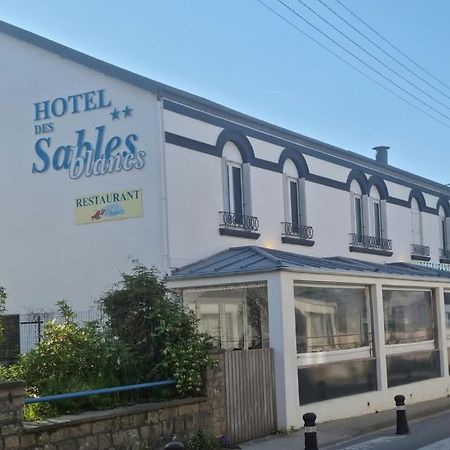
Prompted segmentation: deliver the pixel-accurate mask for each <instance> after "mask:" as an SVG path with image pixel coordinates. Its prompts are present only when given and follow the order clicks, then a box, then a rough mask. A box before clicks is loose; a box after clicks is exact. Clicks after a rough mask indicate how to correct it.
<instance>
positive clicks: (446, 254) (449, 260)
mask: <svg viewBox="0 0 450 450" xmlns="http://www.w3.org/2000/svg"><path fill="white" fill-rule="evenodd" d="M439 262H441V263H444V264H450V249H448V248H440V249H439Z"/></svg>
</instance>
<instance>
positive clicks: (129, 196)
mask: <svg viewBox="0 0 450 450" xmlns="http://www.w3.org/2000/svg"><path fill="white" fill-rule="evenodd" d="M142 216H143V208H142V189H131V190H126V191H113V192H105V193H102V194H93V195H86V196H83V197H78V198H76V199H75V223H76V224H77V225H80V224H86V223H96V222H107V221H110V220H121V219H131V218H134V217H142Z"/></svg>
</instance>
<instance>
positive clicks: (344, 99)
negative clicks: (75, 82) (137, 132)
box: [0, 0, 450, 184]
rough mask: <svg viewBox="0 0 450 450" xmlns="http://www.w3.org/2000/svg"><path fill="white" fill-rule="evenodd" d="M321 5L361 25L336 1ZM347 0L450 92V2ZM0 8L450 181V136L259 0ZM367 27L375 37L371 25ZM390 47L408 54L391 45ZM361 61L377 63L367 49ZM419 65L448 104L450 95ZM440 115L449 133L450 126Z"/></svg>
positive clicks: (130, 65) (111, 55) (122, 62)
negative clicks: (380, 148) (385, 150)
mask: <svg viewBox="0 0 450 450" xmlns="http://www.w3.org/2000/svg"><path fill="white" fill-rule="evenodd" d="M264 1H265V2H266V3H268V4H269V5H271V6H273V7H274V8H276V9H277V10H279V11H280V12H282V13H283V14H284V15H286V16H287V17H289V18H290V19H291V20H292V21H294V22H296V23H297V24H298V25H299V26H300V27H301V28H303V29H304V30H305V31H308V32H309V33H311V34H313V35H314V36H315V37H317V38H319V40H321V41H322V42H324V43H327V42H326V39H325V38H323V37H321V36H320V35H318V34H317V33H314V31H313V30H311V28H308V27H307V26H306V25H304V24H303V23H302V22H301V21H300V20H299V19H298V18H297V17H295V16H293V15H292V14H291V15H289V13H288V12H287V11H286V10H285V9H283V7H282V6H281V5H280V4H279V3H278V1H277V0H264ZM284 1H285V2H286V3H287V4H289V5H290V6H291V7H292V8H295V9H296V10H297V11H298V12H299V13H301V14H302V15H303V16H304V17H306V18H308V19H309V20H312V21H313V22H314V23H315V24H316V25H318V26H320V27H321V28H322V29H323V30H324V31H327V32H328V33H330V35H332V36H333V37H337V38H339V41H340V42H342V43H343V44H345V46H346V47H348V48H349V49H352V51H355V52H356V51H357V50H358V49H357V48H356V47H354V46H352V44H350V43H349V42H348V41H345V40H344V38H342V37H341V36H339V35H338V34H337V33H336V32H335V31H334V30H332V29H330V28H329V27H327V26H326V25H325V24H323V23H321V22H320V20H319V19H317V17H314V16H313V15H312V13H311V12H310V11H308V10H307V9H306V8H305V7H304V6H303V5H301V4H300V3H299V2H298V0H284ZM303 1H304V2H305V3H307V4H308V5H309V6H310V7H312V8H314V9H315V10H316V11H317V12H319V13H320V14H322V15H323V16H326V17H327V19H328V20H330V21H332V22H333V23H334V24H335V25H336V26H339V28H340V29H342V31H345V32H346V33H348V34H349V35H351V36H352V37H353V38H354V39H357V40H358V42H359V43H360V44H361V45H363V46H364V47H365V48H367V49H368V50H370V51H372V52H373V53H375V54H377V56H379V57H380V59H383V60H384V61H385V62H386V64H388V65H389V66H390V67H392V68H395V70H397V71H398V72H399V73H401V74H402V75H404V76H408V77H409V78H410V79H411V81H413V82H414V83H416V84H417V85H419V86H420V87H421V88H422V89H424V90H425V91H427V92H429V94H430V95H432V96H433V97H435V98H437V99H438V100H439V101H441V103H443V104H444V105H446V106H442V105H439V104H438V103H434V102H433V100H431V99H430V98H428V97H426V96H424V95H423V94H421V93H419V92H418V91H416V90H414V89H413V88H412V87H411V86H409V85H408V84H406V83H404V82H402V80H400V79H399V78H396V80H397V82H398V83H399V84H401V85H402V86H403V87H404V88H405V89H408V90H410V91H411V92H414V94H415V95H417V96H418V97H420V98H422V100H423V101H426V102H427V103H429V104H432V105H433V106H434V107H435V108H436V109H440V110H441V112H442V113H443V114H446V115H448V116H450V99H449V98H447V97H445V96H443V95H441V94H439V93H437V92H436V91H433V90H432V89H431V88H429V86H427V85H425V84H423V83H422V82H420V81H419V80H418V79H416V78H414V77H412V76H411V75H410V74H409V73H408V72H406V71H405V70H404V69H403V68H402V67H400V66H398V65H395V63H394V62H393V61H392V60H390V59H389V58H388V57H386V56H385V55H383V54H382V53H380V52H379V51H377V49H375V48H374V47H372V46H371V45H370V44H369V43H368V42H367V41H364V40H363V39H362V38H360V37H358V35H357V34H356V33H355V32H354V31H352V30H351V29H349V28H348V27H346V26H345V25H344V24H343V23H342V22H340V21H339V19H338V18H337V17H335V16H333V15H332V14H331V13H330V12H329V11H328V10H327V9H326V8H324V6H323V5H321V4H320V2H319V1H318V0H303ZM323 1H324V2H325V3H327V4H328V5H329V6H330V7H332V8H333V9H335V10H336V11H339V12H340V13H341V14H343V15H345V17H346V18H348V19H349V20H351V21H352V23H354V24H355V25H357V26H358V27H360V24H358V23H357V22H356V21H355V19H353V18H351V16H349V15H348V13H346V12H345V10H343V9H342V7H341V6H340V5H339V4H338V3H337V2H336V0H323ZM341 1H342V3H343V4H345V5H346V6H347V7H348V8H350V9H351V10H352V11H354V12H355V13H357V14H358V15H359V16H361V17H362V18H364V19H365V20H366V21H367V22H369V23H370V24H371V25H372V26H373V27H374V28H375V29H376V30H377V31H378V32H379V33H381V34H382V35H384V36H385V37H387V38H388V39H389V40H391V41H392V42H394V43H395V44H396V45H397V46H398V47H399V48H401V49H402V50H403V51H405V53H407V54H408V55H409V56H410V57H411V58H413V59H414V60H415V61H416V62H418V63H419V64H421V65H422V66H424V67H425V68H427V69H428V70H429V71H430V72H432V73H433V74H434V75H436V76H437V77H438V78H440V79H441V80H442V81H444V82H445V83H447V84H448V85H449V86H450V58H449V57H448V44H449V42H450V27H448V17H450V2H448V1H447V0H433V1H429V0H428V1H427V0H395V1H393V0H370V1H369V0H341ZM0 12H1V15H0V18H1V19H2V20H4V21H6V22H10V23H12V24H14V25H17V26H20V27H22V28H25V29H28V30H30V31H33V32H35V33H38V34H40V35H43V36H45V37H47V38H50V39H53V40H55V41H58V42H60V43H63V44H65V45H68V46H70V47H73V48H75V49H77V50H80V51H83V52H85V53H88V54H90V55H93V56H96V57H98V58H100V59H103V60H105V61H108V62H111V63H113V64H117V65H119V66H122V67H125V68H127V69H129V70H132V71H135V72H138V73H140V74H143V75H145V76H148V77H149V78H153V79H155V80H158V81H161V82H163V83H166V84H169V85H172V86H175V87H177V88H180V89H184V90H187V91H189V92H192V93H194V94H197V95H200V96H203V97H206V98H208V99H210V100H213V101H216V102H218V103H221V104H223V105H225V106H228V107H230V108H234V109H237V110H239V111H241V112H244V113H246V114H250V115H252V116H255V117H257V118H260V119H263V120H266V121H269V122H272V123H274V124H276V125H280V126H283V127H286V128H289V129H292V130H294V131H297V132H299V133H302V134H305V135H307V136H311V137H313V138H316V139H320V140H323V141H325V142H328V143H330V144H333V145H337V146H340V147H343V148H345V149H348V150H352V151H355V152H357V153H361V154H364V155H366V156H369V157H373V156H374V151H373V150H372V147H373V146H375V145H389V146H391V150H390V163H391V164H392V165H395V166H397V167H400V168H402V169H405V170H409V171H411V172H414V173H417V174H419V175H422V176H425V177H428V178H431V179H434V180H436V181H439V182H442V183H444V184H446V183H450V146H449V141H450V139H449V138H450V128H447V127H445V126H443V125H441V124H438V123H436V122H434V121H433V120H432V119H430V118H428V117H427V116H425V115H423V114H421V113H420V112H418V111H416V110H415V109H413V108H412V107H410V106H409V105H407V104H405V103H403V102H402V101H401V100H399V99H398V98H396V97H394V96H392V95H391V94H389V93H387V92H386V91H384V90H383V89H382V88H380V87H378V86H377V85H375V84H373V83H372V82H371V81H369V80H367V79H366V78H364V77H363V76H362V75H360V74H359V73H357V72H355V71H354V70H353V69H351V68H350V67H348V66H346V65H345V64H343V63H342V62H340V61H339V60H338V59H336V58H335V57H334V56H332V55H330V54H329V53H328V52H326V51H325V50H323V49H321V48H320V47H318V46H317V45H316V44H314V43H313V42H311V41H309V40H308V39H307V38H306V37H304V36H303V35H301V34H300V33H298V32H297V31H296V30H294V29H292V28H291V27H290V26H289V25H288V24H286V23H285V22H283V21H282V20H280V19H279V18H278V17H276V16H274V15H273V14H271V13H270V12H268V11H267V10H266V9H265V8H264V7H263V6H262V5H261V4H260V3H258V2H257V0H139V1H138V0H128V1H126V2H119V1H114V0H108V1H106V0H95V1H94V0H89V1H88V0H77V1H72V2H64V1H63V2H61V1H60V0H59V1H56V0H41V1H39V2H34V1H29V0H2V1H1V3H0ZM361 30H363V31H364V32H365V33H367V35H369V36H370V37H372V38H373V39H374V40H375V39H376V36H374V35H373V34H369V33H370V32H369V31H368V30H367V29H365V28H361ZM376 42H377V43H379V44H380V45H381V44H383V43H382V41H380V40H376ZM327 44H328V43H327ZM383 46H384V44H383ZM334 49H336V47H334ZM386 49H387V50H389V51H390V52H392V53H393V54H395V55H396V56H397V57H399V58H400V55H398V54H396V53H394V51H393V50H392V49H390V48H389V47H386ZM337 51H338V53H340V54H341V55H343V56H345V57H348V55H345V53H343V52H342V51H339V50H337ZM358 55H360V56H361V57H362V58H363V59H365V60H367V61H369V60H370V59H369V57H367V55H364V53H362V52H361V51H358ZM348 59H349V60H351V58H350V57H349V58H348ZM402 61H403V62H404V63H406V61H405V60H403V59H402ZM373 64H376V63H374V62H373ZM378 68H379V70H381V71H383V73H385V74H386V76H389V77H391V78H392V79H394V78H395V75H393V74H392V73H390V72H388V71H387V70H386V69H384V68H382V67H381V66H379V65H378ZM411 68H412V69H414V70H415V71H416V72H417V73H419V74H420V75H421V76H423V77H426V79H427V80H428V81H429V82H430V83H432V84H433V85H435V86H436V87H437V88H439V89H441V90H442V91H443V92H444V94H446V95H447V96H449V97H450V89H447V88H445V87H443V86H442V85H439V84H438V83H437V82H435V81H434V80H433V79H431V78H429V77H427V76H426V75H425V74H424V73H423V72H420V70H419V69H417V68H416V67H414V66H411ZM364 70H365V71H366V72H368V73H370V70H368V69H364ZM372 75H373V73H372ZM374 76H375V77H377V76H376V75H374ZM378 79H379V80H380V81H382V82H383V83H385V84H386V85H389V84H388V83H387V82H386V81H385V80H383V79H382V78H379V77H378ZM390 87H391V88H392V86H390ZM394 89H395V88H394ZM398 92H399V94H402V95H404V96H405V97H406V95H405V94H404V93H402V92H400V91H398ZM419 106H420V107H421V108H424V109H426V108H425V107H424V106H423V105H421V104H419ZM447 108H449V109H447ZM428 111H430V110H428ZM430 112H431V111H430ZM435 115H437V114H435ZM438 117H440V118H441V119H442V120H444V121H447V123H448V125H449V126H450V120H447V119H444V118H443V117H442V116H438Z"/></svg>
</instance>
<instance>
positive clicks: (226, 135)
mask: <svg viewBox="0 0 450 450" xmlns="http://www.w3.org/2000/svg"><path fill="white" fill-rule="evenodd" d="M217 147H218V149H219V151H220V152H221V154H222V183H223V211H220V212H219V214H220V217H221V220H222V223H221V224H220V226H219V232H220V234H222V235H228V236H237V237H245V238H249V239H258V238H259V236H260V235H259V233H257V231H258V228H259V221H258V218H257V217H254V216H252V202H251V199H252V193H251V180H250V162H251V160H252V155H253V150H252V148H251V145H250V143H249V142H248V140H247V138H246V137H245V136H243V135H240V134H236V133H234V132H231V131H228V130H224V131H223V132H222V133H221V134H220V136H219V138H218V140H217Z"/></svg>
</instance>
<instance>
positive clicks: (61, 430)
mask: <svg viewBox="0 0 450 450" xmlns="http://www.w3.org/2000/svg"><path fill="white" fill-rule="evenodd" d="M215 356H216V357H217V360H218V366H217V368H214V369H209V370H208V372H207V375H206V383H205V391H206V392H205V394H206V395H205V396H204V397H197V398H189V399H180V400H171V401H166V402H161V403H147V404H140V405H134V406H130V407H122V408H115V409H112V410H107V411H95V412H86V413H83V414H79V415H71V416H63V417H58V418H55V419H49V420H46V421H39V422H32V423H31V422H28V423H27V422H23V399H24V393H25V392H24V386H23V384H22V383H20V382H14V383H0V430H1V433H0V434H1V437H0V450H6V449H7V450H18V449H20V450H81V449H85V450H88V449H130V450H135V449H136V450H138V449H149V450H159V449H162V448H164V445H165V444H166V443H167V442H169V441H170V439H171V438H172V436H173V435H175V436H176V437H177V438H179V439H180V440H182V439H184V438H186V437H187V436H188V435H189V434H191V433H194V432H196V431H197V430H199V429H203V430H208V431H211V432H213V433H214V434H217V435H219V434H221V433H223V432H224V430H225V417H226V410H225V408H226V405H225V382H224V358H223V353H218V354H216V355H215Z"/></svg>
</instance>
